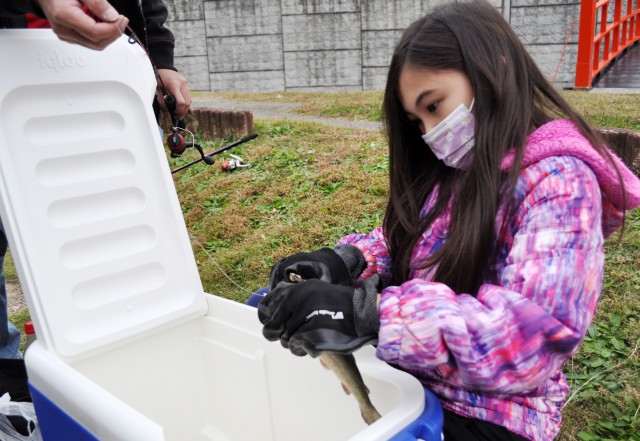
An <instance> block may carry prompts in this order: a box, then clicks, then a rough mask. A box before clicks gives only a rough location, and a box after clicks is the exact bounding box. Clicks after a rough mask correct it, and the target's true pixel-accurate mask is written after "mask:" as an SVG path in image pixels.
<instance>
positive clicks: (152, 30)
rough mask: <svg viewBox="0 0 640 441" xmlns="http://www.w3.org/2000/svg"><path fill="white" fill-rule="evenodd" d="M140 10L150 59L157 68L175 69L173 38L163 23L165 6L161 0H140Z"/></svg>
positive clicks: (165, 12) (166, 14)
mask: <svg viewBox="0 0 640 441" xmlns="http://www.w3.org/2000/svg"><path fill="white" fill-rule="evenodd" d="M142 12H143V14H144V17H145V25H146V34H147V48H148V50H149V55H150V56H151V60H152V61H153V63H154V64H155V65H156V67H157V68H158V69H172V70H176V68H175V67H174V65H173V48H174V46H175V38H174V36H173V33H172V32H171V31H170V30H169V29H168V28H167V27H165V25H164V23H165V22H166V21H167V16H168V11H167V7H166V6H165V4H164V2H163V1H162V0H142Z"/></svg>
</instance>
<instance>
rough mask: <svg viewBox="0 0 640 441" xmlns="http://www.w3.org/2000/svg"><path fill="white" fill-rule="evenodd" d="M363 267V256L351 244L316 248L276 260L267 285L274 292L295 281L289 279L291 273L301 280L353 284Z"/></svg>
mask: <svg viewBox="0 0 640 441" xmlns="http://www.w3.org/2000/svg"><path fill="white" fill-rule="evenodd" d="M365 266H366V263H365V261H364V256H363V255H362V253H361V252H360V250H359V249H357V248H356V247H355V246H353V245H340V246H338V247H336V248H334V249H331V248H320V249H319V250H315V251H312V252H310V253H296V254H292V255H291V256H288V257H285V258H284V259H280V261H278V263H276V264H275V265H273V267H272V268H271V274H270V275H269V286H270V287H271V289H274V288H275V287H276V285H278V283H280V282H299V281H300V280H291V279H290V278H289V275H290V274H291V273H294V274H297V275H298V276H300V277H301V278H302V279H303V280H308V279H320V280H324V281H325V282H329V283H335V284H339V285H353V284H355V281H356V279H357V278H358V276H360V274H361V273H362V271H363V270H364V267H365Z"/></svg>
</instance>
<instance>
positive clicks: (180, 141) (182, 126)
mask: <svg viewBox="0 0 640 441" xmlns="http://www.w3.org/2000/svg"><path fill="white" fill-rule="evenodd" d="M127 29H128V30H129V32H130V33H131V36H130V37H129V43H131V44H135V43H137V44H138V45H140V47H141V48H142V49H143V50H144V51H145V53H146V54H147V58H148V59H149V62H150V63H151V67H152V69H153V73H154V75H155V77H156V81H157V86H156V88H157V89H158V90H159V91H160V93H161V94H162V97H163V98H164V104H165V107H166V110H167V112H168V113H169V116H170V118H171V133H170V134H169V135H168V136H167V139H166V141H167V147H168V148H169V150H170V152H171V157H172V158H179V157H180V156H182V154H183V153H184V151H185V150H186V149H187V148H189V147H193V148H195V149H196V150H198V153H200V159H197V160H195V161H192V162H190V163H188V164H185V165H183V166H180V167H178V168H176V169H175V170H172V171H171V174H173V173H177V172H179V171H181V170H184V169H185V168H187V167H191V166H192V165H194V164H197V163H198V162H200V161H204V162H205V163H206V164H209V165H213V163H214V162H215V159H213V158H212V156H214V155H217V154H220V153H222V152H225V151H227V150H229V149H232V148H234V147H237V146H239V145H240V144H244V143H245V142H247V141H251V140H252V139H255V138H257V137H258V134H257V133H252V134H251V135H247V136H244V137H243V138H242V139H239V140H238V141H236V142H233V143H231V144H228V145H226V146H224V147H222V148H219V149H218V150H216V151H214V152H211V153H209V154H208V155H205V154H204V151H203V150H202V147H201V146H200V144H198V143H197V142H195V136H194V135H193V133H191V132H190V131H189V130H187V129H186V123H185V121H184V119H178V118H177V117H176V98H175V97H174V96H173V95H171V94H170V93H169V91H168V90H167V88H166V86H165V85H164V81H162V77H161V76H160V74H159V73H158V69H157V67H156V65H155V63H154V62H153V60H152V59H151V56H150V55H149V51H148V49H147V48H146V47H145V45H144V44H142V40H140V38H138V36H137V35H136V33H135V32H134V31H133V29H132V28H131V27H130V26H127ZM158 107H159V103H158ZM158 112H159V109H158ZM157 116H158V115H156V117H157ZM180 132H188V133H190V134H191V137H192V141H191V142H186V141H185V139H184V136H182V133H180Z"/></svg>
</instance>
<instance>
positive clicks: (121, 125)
mask: <svg viewBox="0 0 640 441" xmlns="http://www.w3.org/2000/svg"><path fill="white" fill-rule="evenodd" d="M0 58H1V59H2V60H5V61H6V62H5V63H3V66H2V80H1V81H0V124H1V125H2V130H1V131H0V178H1V182H0V199H1V211H0V214H1V216H2V220H3V221H4V226H5V229H6V230H7V232H8V236H9V243H10V247H11V253H12V255H13V257H14V260H15V263H16V268H17V270H18V274H19V276H20V281H21V284H22V288H23V291H24V292H25V296H26V300H27V304H28V306H29V312H30V314H31V317H32V319H33V321H34V324H35V327H36V332H37V334H38V338H39V340H40V341H41V343H42V344H44V345H45V346H46V348H47V349H48V350H49V351H52V352H55V353H56V354H58V355H59V356H61V357H62V358H65V359H72V358H78V357H82V356H84V355H87V354H88V353H93V352H95V351H98V350H101V349H104V348H106V347H107V346H110V345H113V344H118V343H119V342H122V341H123V340H126V339H130V338H132V337H134V336H136V335H139V334H141V333H143V332H145V331H148V330H151V329H155V328H157V327H160V326H164V325H167V324H170V323H173V322H177V321H183V320H187V319H189V318H191V317H195V316H200V315H202V314H204V313H205V312H206V300H205V296H204V295H203V288H202V284H201V281H200V277H199V274H198V269H197V265H196V262H195V259H194V256H193V251H192V249H191V244H190V241H189V237H188V233H187V229H186V226H185V223H184V219H183V216H182V211H181V209H180V205H179V202H178V198H177V195H176V190H175V187H174V184H173V180H172V178H171V172H170V169H169V165H168V163H167V158H166V154H165V152H164V148H163V145H162V141H161V138H160V135H159V131H158V126H157V124H156V121H155V118H154V115H153V111H152V106H151V103H152V99H153V96H154V93H155V87H156V81H155V77H154V74H153V70H152V67H151V64H150V62H149V60H148V58H147V56H146V54H145V52H144V51H143V50H142V48H140V46H138V45H137V44H132V43H131V42H129V41H128V39H127V38H126V37H124V36H123V37H122V38H121V39H119V40H118V41H117V42H115V43H113V44H112V45H110V46H109V47H108V48H106V49H105V50H103V51H93V50H90V49H86V48H84V47H81V46H78V45H72V44H68V43H65V42H63V41H61V40H59V39H58V38H57V37H56V36H55V34H54V33H53V32H52V31H50V30H0Z"/></svg>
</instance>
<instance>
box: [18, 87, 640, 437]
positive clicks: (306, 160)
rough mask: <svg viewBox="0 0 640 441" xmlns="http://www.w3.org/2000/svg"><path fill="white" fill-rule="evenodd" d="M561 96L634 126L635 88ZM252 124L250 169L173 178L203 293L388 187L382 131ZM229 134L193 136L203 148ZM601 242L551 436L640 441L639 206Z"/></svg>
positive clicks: (253, 270)
mask: <svg viewBox="0 0 640 441" xmlns="http://www.w3.org/2000/svg"><path fill="white" fill-rule="evenodd" d="M563 93H564V94H565V96H566V97H567V99H568V100H569V101H571V102H572V103H573V104H574V105H575V106H576V108H578V109H579V110H580V111H581V112H583V113H584V114H585V115H586V116H587V118H588V119H589V121H591V122H592V123H593V124H596V125H604V126H609V127H621V128H629V129H640V106H639V105H638V104H639V100H640V95H611V94H606V95H604V94H603V95H600V94H590V93H584V92H563ZM195 95H204V94H195ZM216 95H220V96H222V97H227V98H233V99H236V100H246V101H269V100H280V101H283V102H296V103H299V104H300V106H299V109H298V111H302V112H305V113H308V114H311V115H317V116H335V117H341V118H349V119H362V120H374V121H375V120H379V119H380V111H379V103H380V100H381V93H380V92H363V93H349V94H345V93H335V94H331V93H329V94H319V93H318V94H307V93H295V94H293V93H278V94H216ZM345 103H347V104H345ZM255 132H256V133H258V134H259V135H260V136H259V137H258V138H257V139H256V140H254V141H251V142H249V143H247V144H244V145H243V146H241V147H240V148H237V149H235V150H234V151H233V153H234V154H238V155H240V156H242V157H243V158H244V160H245V161H246V162H248V163H251V164H252V168H251V169H241V170H237V171H234V172H230V173H229V172H222V171H221V169H220V167H219V164H220V162H221V161H222V160H223V159H225V156H226V155H224V154H223V155H222V157H220V158H218V159H217V162H216V164H215V165H214V166H213V167H209V166H207V165H205V164H203V163H200V164H198V165H196V166H193V167H191V168H189V169H187V170H185V171H183V172H180V173H177V174H175V175H174V181H175V184H176V188H177V193H178V197H179V199H180V203H181V206H182V211H183V214H184V217H185V220H186V223H187V227H188V230H189V233H190V235H191V238H192V245H193V250H194V254H195V257H196V260H197V264H198V268H199V271H200V276H201V279H202V282H203V285H204V287H205V290H206V291H207V292H211V293H213V294H216V295H220V296H223V297H226V298H229V299H233V300H236V301H239V302H244V301H246V299H247V298H248V297H249V295H250V294H251V292H253V291H254V290H256V289H257V288H259V287H262V286H265V285H266V284H267V279H268V274H269V269H270V267H271V265H272V264H273V263H274V262H275V261H276V260H277V259H279V258H280V257H282V256H285V255H287V254H290V253H293V252H297V251H301V250H310V249H313V248H317V247H319V246H324V245H326V246H332V245H333V244H334V243H335V241H336V240H337V239H338V238H340V237H341V236H343V235H345V234H347V233H351V232H368V231H370V230H371V229H372V228H373V227H375V226H378V225H380V223H381V220H382V216H383V212H384V206H385V201H386V192H387V172H388V158H387V152H386V150H387V146H386V142H385V140H384V138H383V136H382V135H381V134H380V133H377V132H366V131H359V130H354V129H346V128H344V129H343V128H336V127H330V126H326V125H320V124H311V123H299V122H291V121H278V120H257V121H256V123H255ZM227 141H228V140H217V141H207V142H205V141H203V142H202V144H203V147H205V151H207V152H209V151H211V150H214V149H215V148H217V147H219V146H220V145H222V144H224V143H225V142H227ZM190 155H193V153H190ZM195 157H196V156H189V155H185V157H183V158H180V159H171V160H170V163H171V166H172V168H173V167H176V166H178V165H180V164H183V163H185V162H187V161H188V160H190V159H193V158H195ZM606 250H607V260H606V272H605V279H604V283H603V293H602V297H601V300H600V303H599V306H598V311H597V314H596V317H595V319H594V322H593V324H592V326H591V328H590V330H589V333H588V335H587V337H586V338H585V339H584V342H583V343H582V345H581V347H580V349H579V351H578V352H577V353H576V354H575V356H574V357H573V358H572V359H571V360H570V361H569V362H568V363H567V364H566V366H565V369H564V370H565V373H566V374H567V377H568V381H569V384H570V386H571V395H570V396H571V398H570V401H569V403H568V404H567V406H566V408H565V409H564V411H563V413H564V423H563V428H562V432H561V434H560V435H559V437H558V438H557V439H558V440H560V441H605V440H620V441H622V440H624V441H630V440H631V441H639V440H640V437H639V435H638V433H640V415H639V413H640V411H639V409H640V375H639V374H640V348H638V345H639V341H640V272H638V268H640V210H636V211H635V212H633V213H630V215H629V218H628V221H627V226H626V235H625V236H624V238H623V239H622V241H621V242H620V243H617V238H616V237H613V238H612V239H610V240H609V241H608V242H607V244H606ZM12 320H22V319H21V318H19V317H12Z"/></svg>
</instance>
